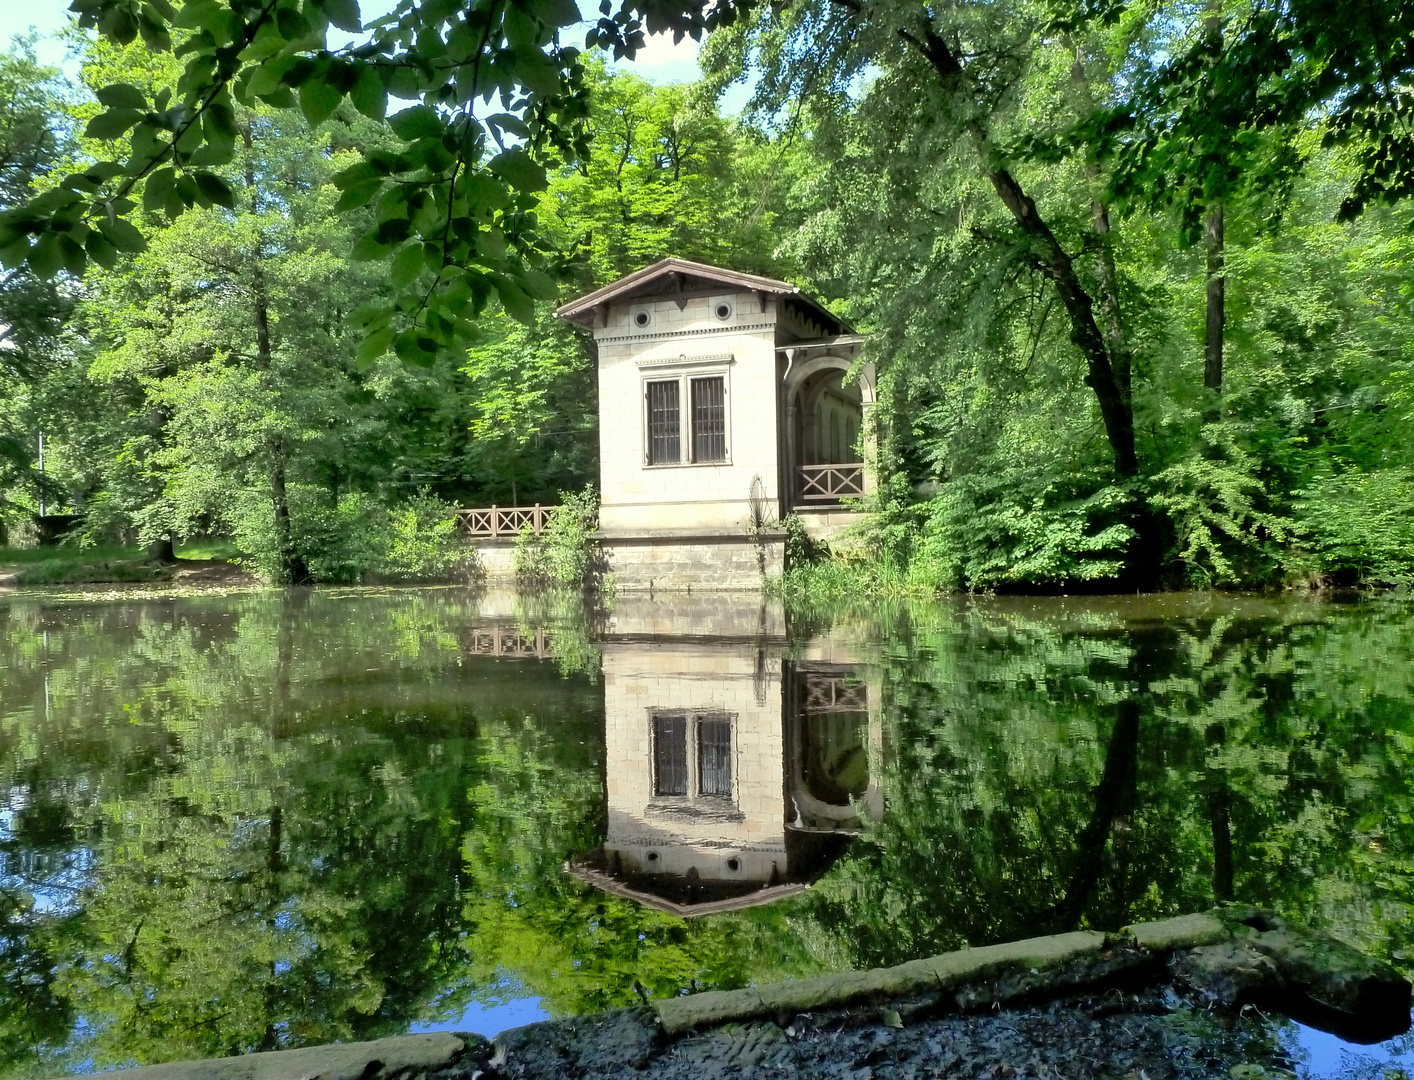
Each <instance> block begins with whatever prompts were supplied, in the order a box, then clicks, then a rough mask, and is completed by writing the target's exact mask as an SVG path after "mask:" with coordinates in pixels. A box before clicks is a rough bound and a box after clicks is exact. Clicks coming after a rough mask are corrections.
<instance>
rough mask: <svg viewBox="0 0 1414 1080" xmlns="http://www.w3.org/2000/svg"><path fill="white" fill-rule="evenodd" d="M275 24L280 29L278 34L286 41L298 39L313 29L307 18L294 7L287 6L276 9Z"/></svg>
mask: <svg viewBox="0 0 1414 1080" xmlns="http://www.w3.org/2000/svg"><path fill="white" fill-rule="evenodd" d="M275 26H276V28H277V29H278V30H279V31H280V36H281V37H282V38H284V39H285V40H286V41H298V40H299V39H300V38H302V37H304V36H305V35H306V34H308V33H309V32H310V31H311V30H312V29H313V27H311V26H310V25H309V20H308V19H306V18H305V17H304V16H303V15H301V14H300V13H299V12H298V11H296V10H295V9H294V8H288V7H282V8H279V9H277V10H276V12H275Z"/></svg>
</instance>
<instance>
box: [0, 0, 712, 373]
mask: <svg viewBox="0 0 1414 1080" xmlns="http://www.w3.org/2000/svg"><path fill="white" fill-rule="evenodd" d="M71 9H72V10H73V11H74V12H75V13H76V14H77V16H78V19H79V22H80V25H82V26H84V27H87V28H96V29H97V30H98V32H99V33H100V34H101V35H103V36H104V37H106V38H108V39H110V40H112V41H114V42H117V43H119V44H127V43H130V42H133V41H135V40H137V39H138V38H141V40H142V41H143V42H144V43H146V45H147V46H148V47H149V48H151V49H153V50H157V51H168V50H170V51H172V52H173V53H175V55H176V56H177V57H179V58H183V59H184V68H183V70H182V73H181V76H180V78H179V79H178V80H177V82H176V84H175V85H174V86H172V87H169V88H163V89H161V90H158V91H157V92H156V93H155V95H153V96H149V95H148V94H147V93H146V92H144V91H143V90H142V89H140V88H139V87H137V86H134V85H132V84H130V83H127V82H118V83H113V84H110V85H107V86H104V87H102V88H101V89H100V90H99V91H98V92H97V97H98V100H99V103H100V104H101V105H102V106H103V109H104V111H102V112H100V113H98V114H97V115H96V116H94V117H93V118H92V119H91V120H90V121H89V123H88V126H87V128H86V131H85V135H86V136H87V137H88V138H89V139H90V140H97V141H99V142H101V143H104V144H106V145H107V147H108V156H107V157H106V158H104V159H102V160H98V161H95V162H93V164H91V165H90V166H89V167H88V168H87V169H85V170H83V171H82V172H75V173H71V174H69V175H67V176H65V177H64V178H63V179H62V180H61V181H60V182H59V183H58V184H57V185H56V186H55V187H53V188H52V189H50V190H48V191H45V192H43V193H42V194H40V195H38V196H36V197H35V198H33V199H32V200H30V201H29V202H28V203H27V204H24V205H22V206H19V207H16V208H13V209H9V210H7V211H5V212H4V213H3V214H0V264H3V265H4V266H6V267H8V268H16V267H18V266H20V265H22V264H26V263H27V264H28V265H29V267H30V268H31V269H32V270H33V271H34V272H35V273H36V274H38V275H40V276H41V277H46V278H47V277H53V276H54V275H55V274H57V273H59V272H60V271H61V270H63V271H67V272H68V273H70V274H72V275H75V276H79V275H81V274H83V272H84V270H85V268H86V267H87V266H88V264H89V262H90V261H92V262H95V263H97V264H98V265H100V266H102V267H105V268H111V267H112V266H113V265H115V264H116V262H117V260H118V258H119V255H120V254H121V253H137V252H140V251H142V250H143V249H144V248H145V246H146V242H145V239H144V236H143V230H142V229H141V228H139V226H138V225H135V224H134V223H133V219H134V217H135V216H136V215H137V212H138V209H139V206H141V209H142V211H143V212H145V213H147V214H150V215H159V214H160V215H165V216H166V217H167V218H169V219H176V218H177V217H179V216H180V215H181V214H182V213H183V212H185V211H186V210H187V209H189V208H191V207H193V206H202V207H214V206H224V207H232V206H233V205H234V198H235V196H234V192H233V191H232V189H231V187H230V185H229V184H227V182H226V180H225V179H223V178H222V176H221V175H220V172H219V170H220V168H221V167H222V166H224V165H227V164H228V163H230V162H231V160H232V158H233V156H234V154H235V144H236V140H237V138H238V136H239V132H238V128H237V108H238V107H255V106H258V105H265V106H271V107H274V108H276V109H295V108H298V109H299V110H300V111H301V112H302V113H303V114H304V116H305V117H306V118H307V119H308V120H309V122H310V123H311V124H319V123H322V122H324V121H325V120H327V119H329V118H330V117H331V116H332V115H333V114H334V112H335V110H336V109H337V108H338V107H339V105H340V103H341V102H343V101H344V99H345V98H347V99H348V100H349V102H350V103H351V104H352V106H353V107H354V108H355V109H357V110H358V111H359V112H360V113H363V114H364V115H365V116H368V117H371V118H373V119H376V120H384V119H385V117H386V122H387V124H388V126H389V128H390V129H391V131H392V133H393V135H395V136H396V137H397V139H398V140H399V141H400V145H397V146H396V147H395V148H387V149H376V150H371V151H369V152H368V153H366V154H365V155H364V157H363V160H361V161H359V162H358V163H357V164H355V165H353V166H352V167H350V168H348V169H346V170H345V171H344V172H342V173H341V174H340V175H339V176H338V177H336V183H337V184H338V186H339V188H340V189H341V191H342V192H343V197H342V198H341V200H340V201H339V204H338V206H339V209H341V210H352V209H356V208H359V207H364V206H369V205H372V206H373V207H374V209H375V214H374V216H375V218H376V222H375V224H374V225H373V226H372V227H371V228H370V229H369V230H368V231H367V232H366V233H365V234H364V235H363V237H362V238H361V239H360V240H359V241H358V242H357V244H356V245H355V247H354V249H353V252H352V255H353V257H354V258H356V259H362V260H375V259H386V260H389V262H390V268H391V269H390V274H391V279H392V281H393V283H394V285H395V288H396V292H397V294H396V297H395V298H394V299H393V300H392V301H391V302H387V303H380V304H370V305H368V306H366V307H365V308H363V309H361V310H360V311H359V313H358V315H357V319H358V322H359V324H360V326H361V328H362V330H363V332H364V334H365V341H364V344H363V346H362V348H361V350H360V360H361V361H362V362H365V363H366V362H371V361H372V360H373V359H376V357H377V356H379V355H381V354H382V353H383V352H385V351H387V350H388V349H390V348H391V349H393V350H395V351H396V352H397V354H398V355H399V356H400V357H402V358H403V359H404V360H408V361H411V362H414V363H430V362H431V361H432V359H433V358H434V357H435V356H436V354H437V352H438V350H439V349H442V348H447V347H456V346H463V345H465V344H466V343H467V342H469V341H470V340H471V336H472V325H471V323H470V321H469V320H468V318H467V316H468V314H470V315H472V316H474V315H475V314H477V313H479V312H480V311H481V310H482V308H483V307H484V306H485V304H486V303H487V301H488V300H489V299H490V298H491V297H493V296H494V297H496V298H497V299H498V300H499V301H500V303H501V304H502V306H503V307H505V309H506V310H507V311H509V312H510V313H512V314H513V315H515V316H516V317H518V318H520V319H523V320H529V319H530V318H531V317H532V310H533V305H534V302H535V300H537V299H540V300H546V299H550V298H551V297H552V296H553V295H554V289H555V282H554V277H553V276H552V274H553V271H554V268H555V266H554V262H555V254H554V252H553V250H552V249H551V248H550V246H549V245H547V244H546V243H545V242H544V241H543V240H542V238H541V237H540V235H539V233H538V230H537V222H536V215H535V212H534V208H535V206H536V202H537V193H538V192H540V191H542V190H543V189H544V188H545V185H546V173H545V167H546V165H547V164H550V165H553V164H555V163H557V162H561V161H572V160H577V159H579V158H582V157H583V156H584V155H585V154H586V153H587V146H588V135H587V133H586V129H585V125H584V121H585V118H586V117H587V115H588V104H587V94H586V91H585V87H584V66H583V64H582V63H581V59H580V57H581V51H580V49H578V48H577V47H575V46H572V45H568V44H565V43H563V42H562V40H561V38H562V35H563V34H564V32H565V30H566V28H569V27H572V26H573V25H574V24H577V23H578V22H579V21H580V13H579V10H578V8H577V6H576V5H575V3H574V0H472V2H467V0H402V2H401V3H400V4H399V5H398V6H397V8H396V9H394V11H393V12H392V13H391V14H389V15H387V16H385V17H384V18H381V19H378V20H376V21H374V22H373V23H371V24H369V25H368V26H364V25H363V23H362V19H361V15H360V12H359V8H358V3H357V0H186V2H185V3H183V4H181V5H180V6H177V5H174V4H173V3H171V2H169V0H72V4H71ZM602 10H603V17H602V18H600V19H599V20H598V22H597V24H596V25H595V26H593V27H592V28H591V29H590V31H589V33H588V40H587V42H586V44H587V46H589V47H596V46H598V47H603V48H608V49H612V50H613V52H614V54H615V55H616V56H630V57H631V56H632V55H633V54H634V52H635V51H636V49H637V48H639V47H640V46H641V45H642V44H643V41H644V32H645V30H647V31H649V32H656V31H671V32H672V33H674V35H675V36H676V37H679V38H681V37H682V36H683V35H685V34H690V35H692V36H694V37H699V36H700V35H701V34H702V32H703V31H704V30H705V29H708V28H710V26H711V25H714V24H715V23H718V22H721V21H724V20H729V19H730V18H731V17H732V14H731V13H732V8H731V6H730V4H728V5H722V6H720V7H719V9H717V10H715V11H714V12H713V13H712V14H711V15H704V14H703V12H702V10H701V8H700V7H699V6H698V5H696V4H694V3H693V2H692V0H686V2H685V3H681V4H672V3H663V2H661V0H636V2H630V3H625V4H624V5H623V7H622V8H621V9H620V10H619V11H617V12H614V11H613V10H612V7H611V4H610V3H609V0H605V2H604V4H603V6H602ZM331 27H333V28H336V29H337V30H341V31H345V32H347V33H348V34H351V35H354V36H355V40H354V41H353V42H351V43H349V44H347V45H344V46H342V47H331V44H330V41H329V31H330V28H331ZM390 98H399V99H404V100H414V101H418V102H419V103H418V104H415V105H413V106H411V107H408V108H404V109H402V110H400V111H394V112H392V114H391V115H388V113H389V99H390ZM493 102H494V103H496V105H497V106H498V107H499V111H495V112H490V111H488V110H489V108H490V107H491V105H492V103H493ZM139 220H140V219H139Z"/></svg>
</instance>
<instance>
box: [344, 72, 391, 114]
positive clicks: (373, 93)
mask: <svg viewBox="0 0 1414 1080" xmlns="http://www.w3.org/2000/svg"><path fill="white" fill-rule="evenodd" d="M349 100H350V101H352V102H353V106H354V108H355V109H357V110H358V111H359V112H361V113H363V115H364V116H367V117H370V118H372V119H374V120H382V119H383V117H384V116H386V115H387V113H388V91H387V90H386V89H384V87H383V80H382V79H381V78H380V77H379V75H378V69H377V68H375V67H373V66H372V65H367V64H365V65H364V66H363V67H362V68H361V69H360V70H359V73H358V82H356V83H354V88H353V91H352V92H351V93H350V94H349Z"/></svg>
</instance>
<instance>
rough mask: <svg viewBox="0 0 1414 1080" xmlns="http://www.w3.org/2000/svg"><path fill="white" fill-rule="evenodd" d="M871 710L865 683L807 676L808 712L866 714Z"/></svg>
mask: <svg viewBox="0 0 1414 1080" xmlns="http://www.w3.org/2000/svg"><path fill="white" fill-rule="evenodd" d="M868 708H869V691H868V689H867V688H866V687H865V686H864V684H863V683H859V682H853V681H849V680H846V679H843V678H840V677H839V676H835V675H806V676H805V711H806V712H812V713H817V712H864V711H867V710H868Z"/></svg>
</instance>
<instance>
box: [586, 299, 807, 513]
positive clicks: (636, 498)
mask: <svg viewBox="0 0 1414 1080" xmlns="http://www.w3.org/2000/svg"><path fill="white" fill-rule="evenodd" d="M775 308H776V301H775V299H774V298H771V297H765V298H764V303H763V297H762V296H761V295H760V294H757V293H751V292H736V293H733V292H724V293H722V294H720V295H716V296H692V297H687V298H683V299H675V298H673V297H670V296H666V297H652V298H647V299H645V300H643V301H641V302H640V301H631V302H624V303H617V304H613V305H611V306H610V307H609V309H608V312H607V314H606V318H605V325H604V326H602V327H599V328H598V329H596V330H595V331H594V337H595V341H596V343H597V345H598V352H599V403H600V404H599V410H600V425H599V440H600V478H599V482H600V499H601V503H600V511H599V522H600V527H601V529H602V531H603V534H604V535H605V536H606V537H613V536H615V535H622V536H632V535H641V534H644V533H654V534H661V533H663V532H678V533H681V534H692V533H698V534H701V533H713V532H715V533H719V534H722V533H728V534H730V533H734V534H738V535H741V536H744V535H745V532H746V527H747V524H748V522H749V521H750V515H751V492H752V485H753V481H754V480H756V479H757V478H759V480H760V490H761V491H762V492H763V493H764V496H765V501H766V504H767V506H768V507H769V508H770V509H771V510H772V512H774V509H775V507H776V506H777V505H778V502H779V490H778V487H779V475H778V474H779V468H778V463H779V439H778V437H777V427H778V416H779V406H778V401H777V392H778V390H777V388H778V384H779V378H778V370H777V360H776V353H775V333H776V317H775ZM719 309H725V310H727V311H728V312H729V314H727V315H726V317H722V316H721V315H719V314H718V311H719ZM715 375H720V376H722V377H723V378H724V380H725V388H726V437H727V461H726V462H724V463H712V464H696V463H691V462H688V461H686V460H684V461H683V463H681V464H675V465H674V464H667V465H650V464H648V462H647V457H648V446H647V439H648V425H647V418H646V400H645V399H646V394H647V384H648V383H649V382H650V381H652V380H658V379H674V378H677V379H681V380H682V381H681V390H680V396H679V407H680V409H681V410H682V412H683V414H684V416H690V412H691V401H690V380H691V378H692V377H693V376H699V377H700V376H715ZM682 430H683V447H682V450H683V458H684V459H686V458H687V457H688V456H689V453H688V451H689V445H690V440H689V439H688V431H689V427H688V424H686V423H685V424H684V425H683V428H682Z"/></svg>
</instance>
